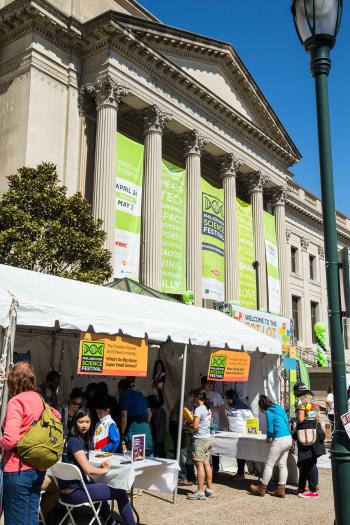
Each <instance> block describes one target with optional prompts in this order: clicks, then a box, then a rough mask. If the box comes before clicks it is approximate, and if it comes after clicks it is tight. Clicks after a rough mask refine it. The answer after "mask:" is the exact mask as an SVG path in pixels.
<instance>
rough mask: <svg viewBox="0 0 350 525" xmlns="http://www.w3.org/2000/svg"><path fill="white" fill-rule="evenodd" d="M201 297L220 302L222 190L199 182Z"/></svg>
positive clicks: (223, 294) (223, 260)
mask: <svg viewBox="0 0 350 525" xmlns="http://www.w3.org/2000/svg"><path fill="white" fill-rule="evenodd" d="M201 188H202V297H203V299H213V300H214V301H223V300H224V296H225V284H224V283H225V251H224V250H225V210H224V190H223V189H220V188H215V187H214V186H212V185H211V184H209V182H207V181H205V180H204V179H201Z"/></svg>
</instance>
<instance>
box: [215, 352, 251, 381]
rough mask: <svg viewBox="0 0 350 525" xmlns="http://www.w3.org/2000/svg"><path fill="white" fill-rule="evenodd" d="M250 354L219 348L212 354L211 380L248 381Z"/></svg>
mask: <svg viewBox="0 0 350 525" xmlns="http://www.w3.org/2000/svg"><path fill="white" fill-rule="evenodd" d="M249 368H250V356H249V354H247V353H246V352H231V351H230V350H218V351H216V352H212V353H211V354H210V359H209V369H208V379H209V380H211V381H233V382H244V381H248V377H249Z"/></svg>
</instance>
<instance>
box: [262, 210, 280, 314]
mask: <svg viewBox="0 0 350 525" xmlns="http://www.w3.org/2000/svg"><path fill="white" fill-rule="evenodd" d="M264 234H265V252H266V267H267V289H268V297H269V311H270V312H271V313H272V314H276V315H280V313H281V284H280V274H279V267H278V250H277V240H276V226H275V217H274V216H273V215H271V214H270V213H267V211H264Z"/></svg>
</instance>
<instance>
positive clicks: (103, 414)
mask: <svg viewBox="0 0 350 525" xmlns="http://www.w3.org/2000/svg"><path fill="white" fill-rule="evenodd" d="M110 407H111V405H110V401H109V399H108V397H105V398H103V397H101V398H98V399H97V400H96V403H95V409H96V414H97V417H98V419H99V422H98V423H97V425H96V428H95V434H94V449H95V450H101V451H102V452H116V451H117V450H118V447H119V444H120V435H119V430H118V427H117V424H116V422H115V421H114V419H113V418H112V416H111V408H110Z"/></svg>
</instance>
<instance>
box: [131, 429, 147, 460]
mask: <svg viewBox="0 0 350 525" xmlns="http://www.w3.org/2000/svg"><path fill="white" fill-rule="evenodd" d="M131 457H132V462H133V463H138V462H139V461H144V459H145V457H146V434H135V435H134V436H132V446H131Z"/></svg>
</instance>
